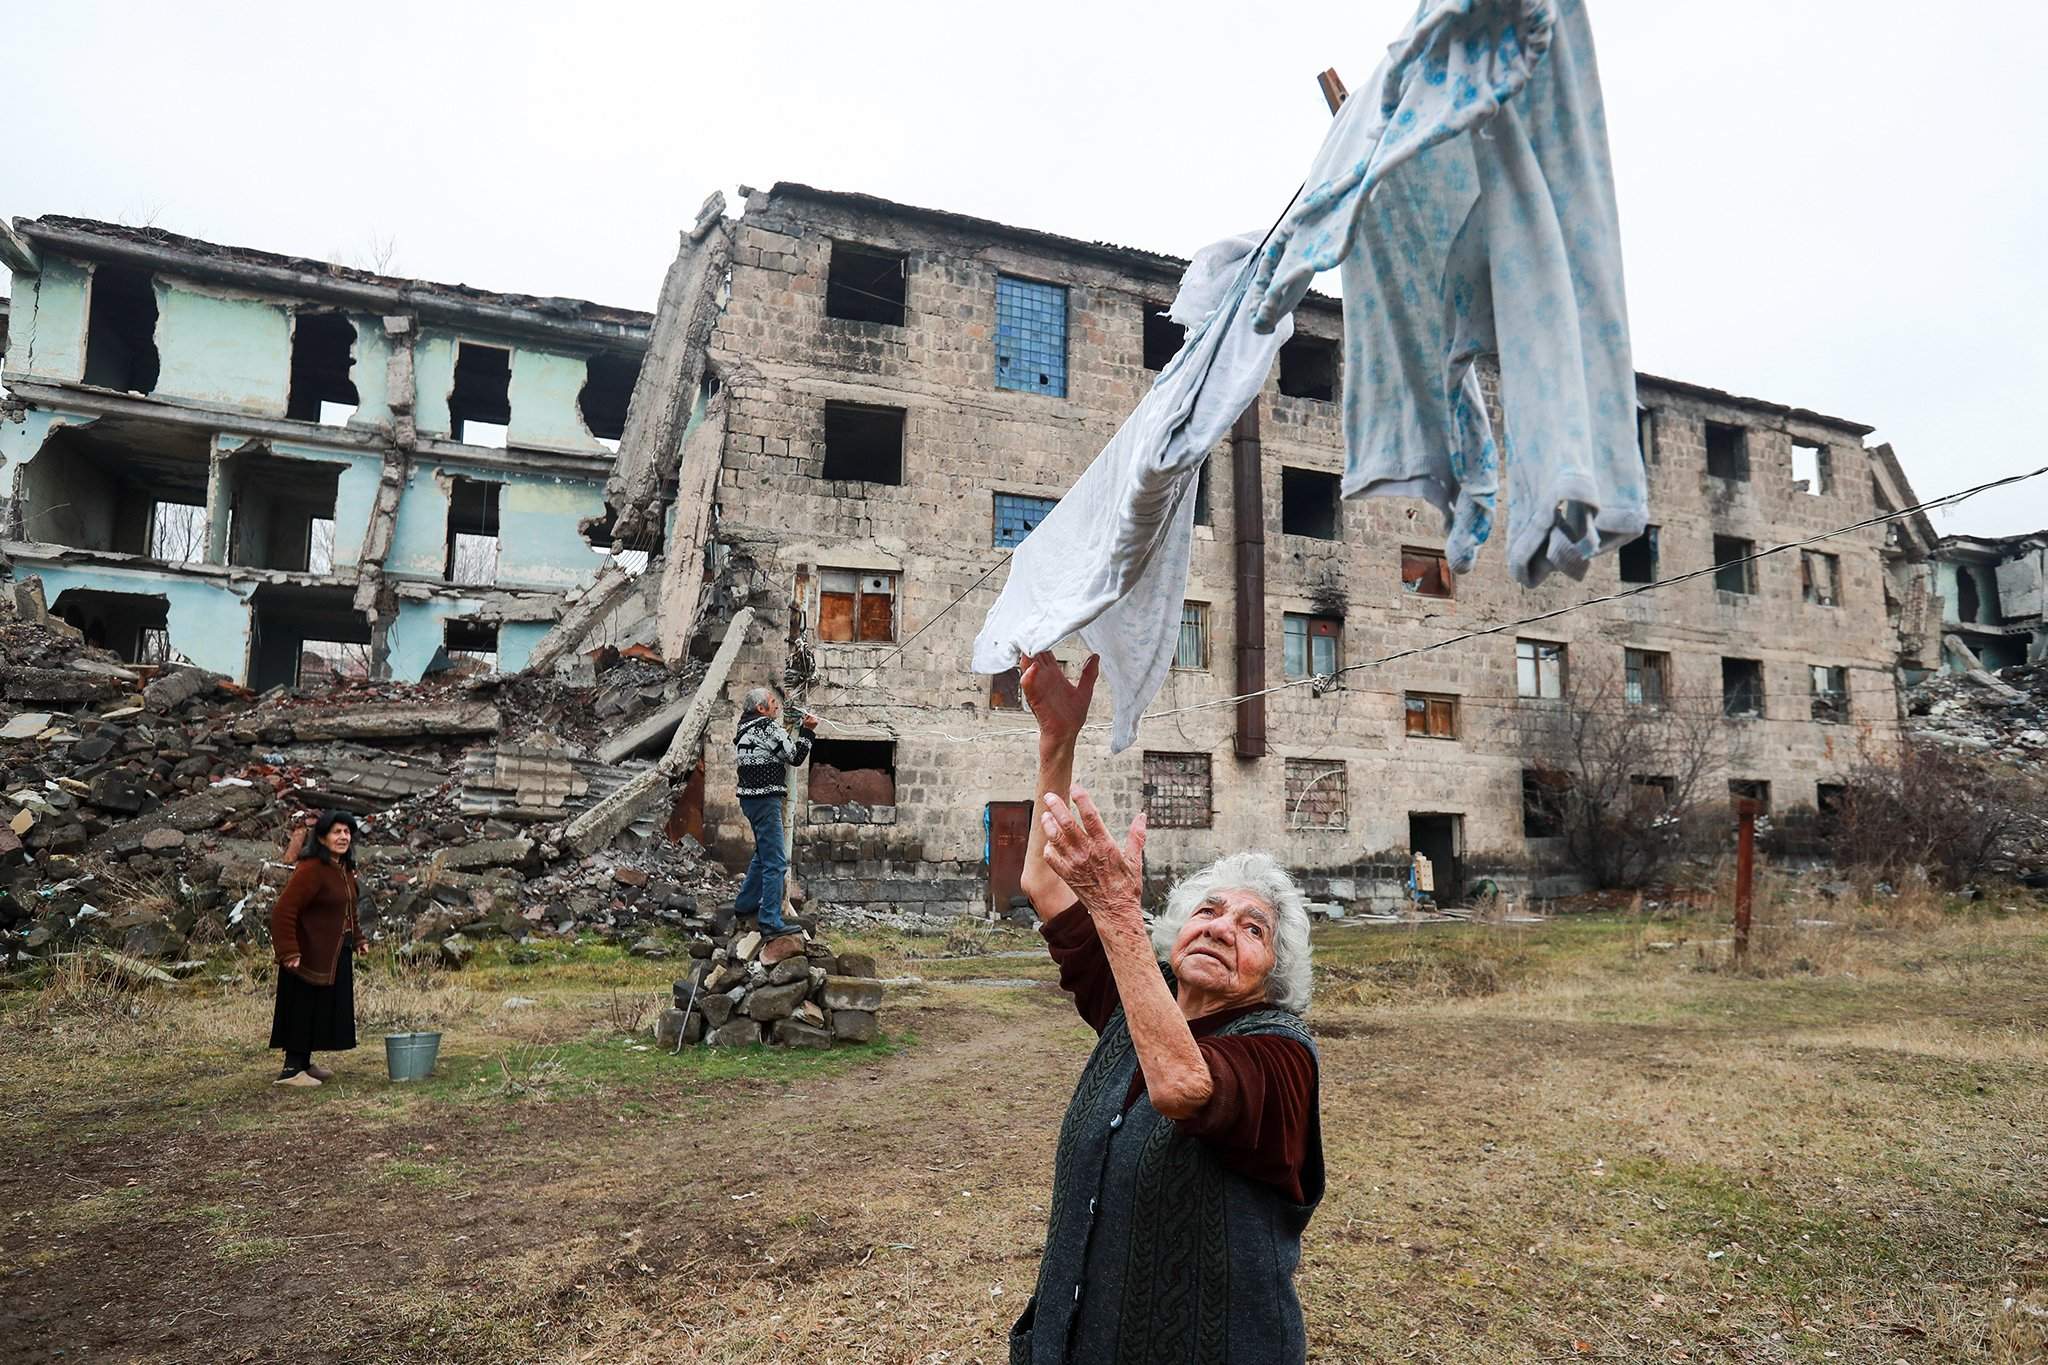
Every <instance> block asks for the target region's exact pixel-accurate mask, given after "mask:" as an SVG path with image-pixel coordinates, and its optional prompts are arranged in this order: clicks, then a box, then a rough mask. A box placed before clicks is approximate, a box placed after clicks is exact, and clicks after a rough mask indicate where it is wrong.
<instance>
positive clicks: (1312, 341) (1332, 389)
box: [1280, 332, 1337, 403]
mask: <svg viewBox="0 0 2048 1365" xmlns="http://www.w3.org/2000/svg"><path fill="white" fill-rule="evenodd" d="M1280 392H1282V393H1284V394H1286V395H1287V396H1288V397H1289V398H1313V399H1316V400H1317V401H1318V402H1323V403H1333V402H1335V401H1336V399H1337V343H1336V342H1334V341H1331V340H1329V339H1328V338H1326V337H1311V336H1303V335H1302V334H1301V333H1299V332H1296V333H1295V334H1294V335H1293V336H1292V337H1290V338H1289V339H1288V340H1287V342H1286V343H1285V344H1283V345H1282V346H1281V347H1280Z"/></svg>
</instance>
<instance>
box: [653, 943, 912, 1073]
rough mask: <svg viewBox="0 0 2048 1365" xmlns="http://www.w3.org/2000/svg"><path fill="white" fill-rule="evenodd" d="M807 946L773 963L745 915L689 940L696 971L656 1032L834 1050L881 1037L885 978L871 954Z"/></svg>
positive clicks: (664, 1039) (667, 1039)
mask: <svg viewBox="0 0 2048 1365" xmlns="http://www.w3.org/2000/svg"><path fill="white" fill-rule="evenodd" d="M804 923H805V925H806V929H807V939H808V941H807V942H806V943H805V944H804V951H803V952H801V953H799V954H795V955H793V956H790V957H786V958H784V959H783V960H782V961H780V962H777V963H775V964H774V965H772V966H770V965H768V964H767V963H764V962H762V961H761V960H760V953H761V934H760V932H759V931H758V930H757V929H755V928H754V927H753V926H752V925H751V924H750V923H749V922H748V921H747V920H746V919H745V918H742V919H739V920H737V921H735V922H734V924H733V925H732V927H731V928H729V929H727V930H726V931H725V933H724V934H723V935H721V936H719V937H716V938H714V937H713V936H711V935H709V934H699V935H697V936H696V937H693V938H692V939H691V940H690V942H689V953H690V970H689V973H688V975H686V976H684V977H683V979H682V980H680V981H678V982H676V984H675V1007H674V1008H673V1009H669V1010H664V1011H663V1012H662V1015H661V1018H660V1020H659V1021H658V1022H657V1023H656V1026H655V1037H656V1039H657V1040H658V1041H659V1042H660V1043H661V1044H662V1045H663V1046H665V1047H669V1048H673V1049H678V1050H680V1049H681V1048H682V1047H683V1046H684V1045H686V1044H692V1043H701V1044H703V1045H705V1046H707V1047H744V1046H746V1045H747V1044H750V1043H770V1044H776V1045H779V1046H782V1047H811V1048H829V1047H832V1046H833V1045H834V1044H836V1043H865V1042H868V1041H869V1040H871V1039H872V1038H874V1037H875V1034H876V1017H875V1012H876V1011H877V1010H879V1009H880V1008H881V1005H882V983H881V982H880V981H878V980H877V979H876V975H877V973H876V970H875V960H874V959H873V958H871V957H869V956H868V955H867V954H865V953H844V954H834V953H833V951H832V949H831V946H830V945H828V944H827V943H825V942H824V941H823V940H821V939H818V938H816V937H814V936H811V935H813V934H814V933H815V928H816V925H815V922H814V921H809V920H806V921H804Z"/></svg>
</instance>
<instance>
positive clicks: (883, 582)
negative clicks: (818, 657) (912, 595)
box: [818, 569, 896, 644]
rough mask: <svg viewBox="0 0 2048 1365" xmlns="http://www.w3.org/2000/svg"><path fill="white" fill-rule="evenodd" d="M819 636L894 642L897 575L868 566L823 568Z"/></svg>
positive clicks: (820, 587)
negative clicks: (860, 567)
mask: <svg viewBox="0 0 2048 1365" xmlns="http://www.w3.org/2000/svg"><path fill="white" fill-rule="evenodd" d="M818 638H819V639H820V640H826V641H832V642H837V643H842V644H845V643H860V644H889V643H893V642H894V641H895V639H896V575H895V574H893V573H873V572H870V571H868V570H866V569H820V570H819V571H818Z"/></svg>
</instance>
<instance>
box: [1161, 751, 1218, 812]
mask: <svg viewBox="0 0 2048 1365" xmlns="http://www.w3.org/2000/svg"><path fill="white" fill-rule="evenodd" d="M1210 795H1211V787H1210V781H1209V755H1207V754H1167V753H1153V752H1151V751H1150V750H1148V751H1146V754H1145V823H1146V824H1148V825H1150V826H1152V827H1153V828H1154V829H1207V828H1209V824H1210V821H1211V820H1212V819H1213V812H1212V802H1211V800H1210Z"/></svg>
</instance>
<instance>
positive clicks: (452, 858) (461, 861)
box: [434, 835, 536, 872]
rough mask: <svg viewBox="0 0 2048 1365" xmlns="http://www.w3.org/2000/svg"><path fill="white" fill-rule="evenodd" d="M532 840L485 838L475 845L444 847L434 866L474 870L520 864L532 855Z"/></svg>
mask: <svg viewBox="0 0 2048 1365" xmlns="http://www.w3.org/2000/svg"><path fill="white" fill-rule="evenodd" d="M535 847H536V845H535V844H534V842H533V840H531V839H528V838H526V837H525V836H523V835H522V836H520V837H518V838H514V839H484V840H480V841H478V842H476V843H473V844H463V845H461V846H459V847H455V848H444V849H442V850H441V851H440V852H438V853H436V854H435V855H434V866H435V867H437V868H441V869H445V870H448V871H453V872H474V871H476V870H477V869H479V868H487V867H518V866H519V865H521V864H522V863H525V862H527V861H529V860H530V859H531V858H532V857H533V851H534V849H535Z"/></svg>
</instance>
